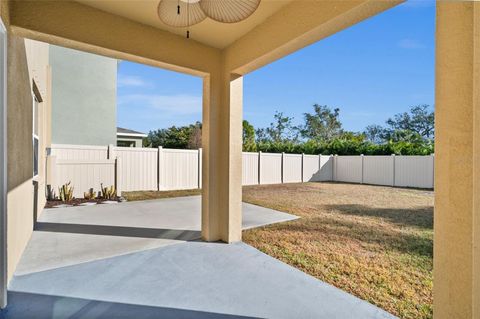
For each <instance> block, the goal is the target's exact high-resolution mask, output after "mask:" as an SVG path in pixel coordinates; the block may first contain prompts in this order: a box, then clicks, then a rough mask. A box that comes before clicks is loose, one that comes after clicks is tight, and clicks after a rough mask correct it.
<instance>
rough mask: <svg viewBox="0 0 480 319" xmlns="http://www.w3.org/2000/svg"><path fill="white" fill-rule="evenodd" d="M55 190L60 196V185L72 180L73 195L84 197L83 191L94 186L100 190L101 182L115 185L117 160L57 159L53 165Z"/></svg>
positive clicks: (53, 185) (52, 182) (52, 183)
mask: <svg viewBox="0 0 480 319" xmlns="http://www.w3.org/2000/svg"><path fill="white" fill-rule="evenodd" d="M53 170H54V172H55V173H54V176H55V177H54V179H53V181H51V185H52V187H53V190H55V193H56V195H57V196H58V195H59V193H58V187H59V186H61V185H63V184H65V183H68V182H71V185H72V186H73V187H74V191H73V195H74V196H75V197H77V198H83V193H84V192H87V191H88V190H89V189H90V188H93V189H94V190H95V191H96V192H98V191H100V184H102V183H103V185H104V186H107V185H108V186H110V185H115V160H106V159H104V160H98V161H95V160H93V161H77V160H62V159H57V160H56V163H55V164H54V165H53Z"/></svg>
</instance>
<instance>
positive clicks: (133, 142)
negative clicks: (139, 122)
mask: <svg viewBox="0 0 480 319" xmlns="http://www.w3.org/2000/svg"><path fill="white" fill-rule="evenodd" d="M145 137H147V134H145V133H142V132H137V131H134V130H129V129H126V128H123V127H117V146H124V147H143V139H144V138H145Z"/></svg>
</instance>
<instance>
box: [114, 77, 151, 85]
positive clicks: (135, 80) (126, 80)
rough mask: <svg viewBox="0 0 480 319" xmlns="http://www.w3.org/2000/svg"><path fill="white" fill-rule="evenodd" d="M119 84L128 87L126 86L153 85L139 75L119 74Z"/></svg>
mask: <svg viewBox="0 0 480 319" xmlns="http://www.w3.org/2000/svg"><path fill="white" fill-rule="evenodd" d="M117 85H118V86H119V87H126V86H135V87H145V86H151V83H149V82H147V81H145V80H144V79H143V78H141V77H139V76H133V75H124V74H119V75H118V79H117Z"/></svg>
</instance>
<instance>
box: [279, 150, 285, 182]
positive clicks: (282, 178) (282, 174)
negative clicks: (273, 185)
mask: <svg viewBox="0 0 480 319" xmlns="http://www.w3.org/2000/svg"><path fill="white" fill-rule="evenodd" d="M284 170H285V152H282V168H281V171H282V172H281V174H280V175H281V178H280V180H281V181H282V184H283V183H285V181H284V177H283V176H284V174H285V172H284Z"/></svg>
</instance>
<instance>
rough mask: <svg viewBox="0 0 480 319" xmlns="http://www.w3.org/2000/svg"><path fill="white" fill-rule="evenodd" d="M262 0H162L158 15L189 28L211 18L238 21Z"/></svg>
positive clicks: (165, 21) (161, 18)
mask: <svg viewBox="0 0 480 319" xmlns="http://www.w3.org/2000/svg"><path fill="white" fill-rule="evenodd" d="M260 1H261V0H160V3H159V5H158V16H159V18H160V20H161V21H162V22H163V23H165V24H166V25H169V26H172V27H176V28H187V38H189V37H190V31H189V27H190V26H192V25H194V24H197V23H200V22H202V21H203V20H205V18H207V17H208V18H210V19H212V20H215V21H217V22H222V23H237V22H240V21H243V20H245V19H246V18H248V17H249V16H250V15H252V13H254V12H255V10H257V8H258V6H259V5H260Z"/></svg>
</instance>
